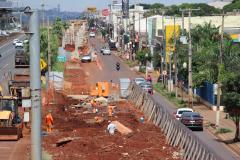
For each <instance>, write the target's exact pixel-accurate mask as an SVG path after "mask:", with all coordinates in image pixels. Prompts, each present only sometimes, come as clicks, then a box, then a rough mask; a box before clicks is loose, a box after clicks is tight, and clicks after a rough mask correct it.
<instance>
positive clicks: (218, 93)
mask: <svg viewBox="0 0 240 160" xmlns="http://www.w3.org/2000/svg"><path fill="white" fill-rule="evenodd" d="M221 16H222V27H221V44H220V55H219V66H218V67H221V65H222V64H223V54H224V46H223V44H224V39H223V35H224V17H225V16H226V14H224V13H223V14H221ZM220 72H221V70H220V68H218V82H217V84H218V87H217V112H216V127H219V125H220V121H219V119H220V105H221V88H222V82H221V80H220V74H221V73H220Z"/></svg>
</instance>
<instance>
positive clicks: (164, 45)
mask: <svg viewBox="0 0 240 160" xmlns="http://www.w3.org/2000/svg"><path fill="white" fill-rule="evenodd" d="M164 14H165V11H162V33H163V38H162V40H163V41H162V45H163V46H162V56H161V75H162V83H165V75H163V66H164V65H165V66H166V59H165V58H166V55H165V53H166V52H165V48H166V42H165V26H164Z"/></svg>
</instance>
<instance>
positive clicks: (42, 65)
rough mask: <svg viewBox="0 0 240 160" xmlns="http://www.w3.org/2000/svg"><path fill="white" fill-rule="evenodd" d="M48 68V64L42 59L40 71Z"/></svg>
mask: <svg viewBox="0 0 240 160" xmlns="http://www.w3.org/2000/svg"><path fill="white" fill-rule="evenodd" d="M46 67H47V63H46V62H45V61H44V59H42V58H41V59H40V69H41V71H42V70H43V69H45V68H46Z"/></svg>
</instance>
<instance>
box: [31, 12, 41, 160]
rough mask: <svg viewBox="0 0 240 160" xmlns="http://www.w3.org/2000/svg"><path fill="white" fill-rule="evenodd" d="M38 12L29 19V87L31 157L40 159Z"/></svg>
mask: <svg viewBox="0 0 240 160" xmlns="http://www.w3.org/2000/svg"><path fill="white" fill-rule="evenodd" d="M39 30H40V29H39V17H38V12H37V11H33V12H32V13H31V16H30V20H29V31H30V33H31V36H30V41H29V44H30V88H31V102H32V128H31V130H32V131H31V159H33V160H42V147H41V142H42V141H41V80H40V78H41V74H40V36H39Z"/></svg>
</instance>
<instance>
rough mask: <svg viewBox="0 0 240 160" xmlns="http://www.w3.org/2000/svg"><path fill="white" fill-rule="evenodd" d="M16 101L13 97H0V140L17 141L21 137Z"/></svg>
mask: <svg viewBox="0 0 240 160" xmlns="http://www.w3.org/2000/svg"><path fill="white" fill-rule="evenodd" d="M17 100H18V98H17V97H14V96H2V97H0V140H19V139H20V138H22V137H23V134H22V130H23V122H22V118H21V117H20V114H19V112H18V105H17Z"/></svg>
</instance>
